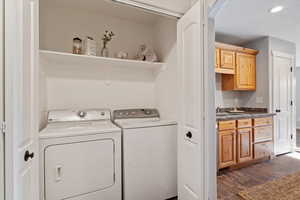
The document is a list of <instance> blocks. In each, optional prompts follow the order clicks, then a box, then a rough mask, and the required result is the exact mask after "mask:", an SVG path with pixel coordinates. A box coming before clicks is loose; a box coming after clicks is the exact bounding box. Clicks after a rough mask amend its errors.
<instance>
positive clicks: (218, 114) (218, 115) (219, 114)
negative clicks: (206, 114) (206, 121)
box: [217, 113, 229, 117]
mask: <svg viewBox="0 0 300 200" xmlns="http://www.w3.org/2000/svg"><path fill="white" fill-rule="evenodd" d="M228 115H229V113H217V117H224V116H228Z"/></svg>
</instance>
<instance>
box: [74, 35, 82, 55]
mask: <svg viewBox="0 0 300 200" xmlns="http://www.w3.org/2000/svg"><path fill="white" fill-rule="evenodd" d="M73 54H82V40H81V39H80V38H78V37H77V38H74V39H73Z"/></svg>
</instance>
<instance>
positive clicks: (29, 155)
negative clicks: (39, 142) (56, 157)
mask: <svg viewBox="0 0 300 200" xmlns="http://www.w3.org/2000/svg"><path fill="white" fill-rule="evenodd" d="M33 157H34V153H33V152H32V153H29V151H26V152H25V155H24V160H25V162H27V161H28V160H29V158H30V159H33Z"/></svg>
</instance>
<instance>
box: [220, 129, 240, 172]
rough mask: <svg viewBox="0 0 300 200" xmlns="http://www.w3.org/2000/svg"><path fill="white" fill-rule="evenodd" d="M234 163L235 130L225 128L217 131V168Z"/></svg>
mask: <svg viewBox="0 0 300 200" xmlns="http://www.w3.org/2000/svg"><path fill="white" fill-rule="evenodd" d="M234 164H236V132H235V130H227V131H220V132H219V168H220V169H221V168H224V167H229V166H232V165H234Z"/></svg>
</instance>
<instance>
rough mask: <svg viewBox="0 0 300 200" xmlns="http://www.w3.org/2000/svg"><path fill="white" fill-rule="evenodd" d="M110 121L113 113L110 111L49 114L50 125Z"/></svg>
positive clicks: (90, 110)
mask: <svg viewBox="0 0 300 200" xmlns="http://www.w3.org/2000/svg"><path fill="white" fill-rule="evenodd" d="M110 119H111V112H110V110H109V109H86V110H52V111H49V113H48V123H53V122H76V121H99V120H110Z"/></svg>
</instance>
